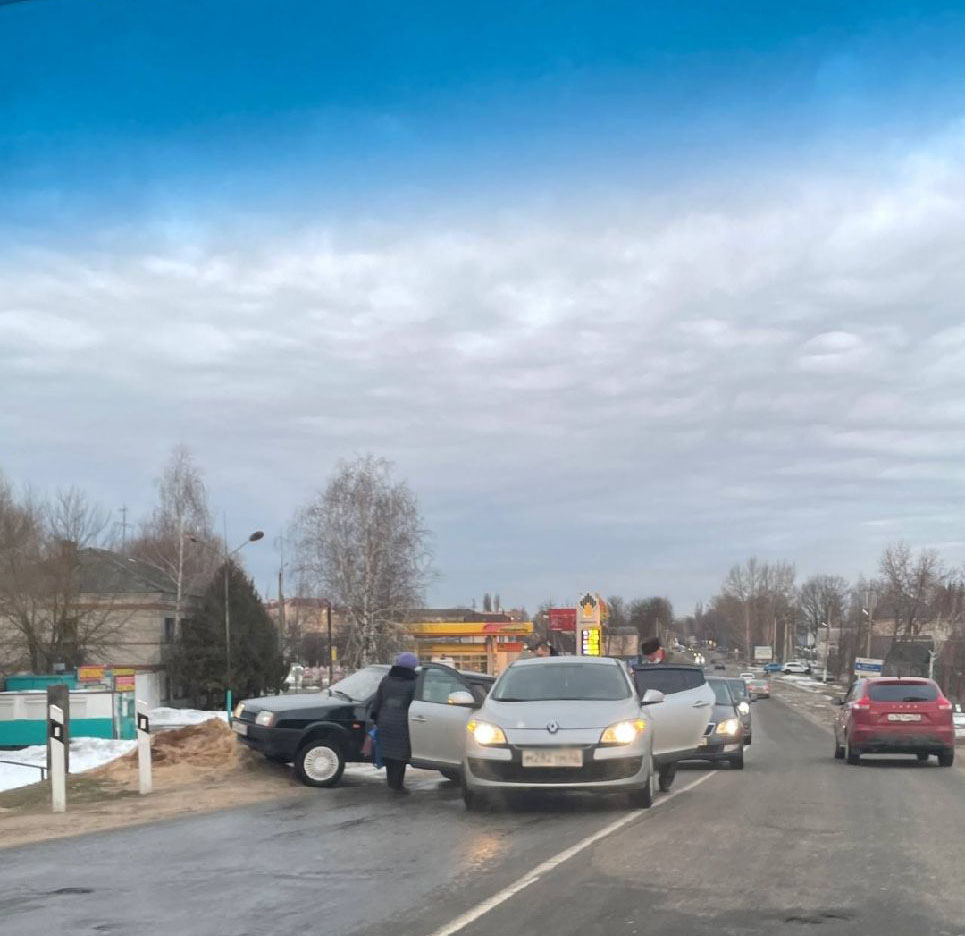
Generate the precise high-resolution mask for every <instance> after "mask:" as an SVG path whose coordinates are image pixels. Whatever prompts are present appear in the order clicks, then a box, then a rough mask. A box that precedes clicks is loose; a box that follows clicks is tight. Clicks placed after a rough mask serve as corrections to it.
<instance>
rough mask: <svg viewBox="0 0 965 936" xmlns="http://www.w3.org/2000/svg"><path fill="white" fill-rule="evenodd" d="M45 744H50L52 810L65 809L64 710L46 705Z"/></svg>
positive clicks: (57, 706) (63, 810)
mask: <svg viewBox="0 0 965 936" xmlns="http://www.w3.org/2000/svg"><path fill="white" fill-rule="evenodd" d="M47 719H48V720H47V744H49V745H50V793H51V800H52V805H53V810H54V812H66V811H67V775H66V771H65V769H64V710H63V709H62V708H61V707H60V706H59V705H51V706H48V711H47Z"/></svg>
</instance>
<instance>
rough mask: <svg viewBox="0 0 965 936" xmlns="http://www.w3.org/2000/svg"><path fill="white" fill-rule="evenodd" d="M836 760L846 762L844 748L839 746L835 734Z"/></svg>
mask: <svg viewBox="0 0 965 936" xmlns="http://www.w3.org/2000/svg"><path fill="white" fill-rule="evenodd" d="M834 759H835V760H844V748H843V747H842V746H841V745H840V744H838V736H837V734H835V736H834Z"/></svg>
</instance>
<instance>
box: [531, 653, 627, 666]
mask: <svg viewBox="0 0 965 936" xmlns="http://www.w3.org/2000/svg"><path fill="white" fill-rule="evenodd" d="M560 663H591V664H593V665H594V666H598V665H600V664H604V665H609V666H622V665H623V664H622V663H621V662H620V661H619V660H616V659H614V658H613V657H598V656H576V654H574V655H572V656H555V657H554V656H548V657H526V658H525V659H522V660H514V661H513V663H512V665H513V666H556V665H558V664H560Z"/></svg>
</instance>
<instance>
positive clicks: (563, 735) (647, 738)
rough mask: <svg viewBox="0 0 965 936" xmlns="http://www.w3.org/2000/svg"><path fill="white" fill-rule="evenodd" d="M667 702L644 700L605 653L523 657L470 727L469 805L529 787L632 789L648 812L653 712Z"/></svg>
mask: <svg viewBox="0 0 965 936" xmlns="http://www.w3.org/2000/svg"><path fill="white" fill-rule="evenodd" d="M662 699H663V697H662V696H661V694H660V693H651V694H649V696H648V697H647V698H646V699H641V698H640V696H639V695H638V694H637V692H636V689H635V687H634V685H633V682H632V681H631V679H630V675H629V673H628V672H627V669H626V667H625V666H624V665H623V664H622V663H620V662H619V661H617V660H612V659H608V658H606V657H542V658H538V657H534V658H529V659H522V660H517V661H515V662H514V663H512V664H511V665H510V666H509V667H508V668H507V669H506V670H505V671H504V672H503V673H502V675H501V676H500V677H499V679H498V680H497V681H496V684H495V686H493V689H492V691H491V692H490V693H489V695H488V696H487V697H486V700H485V701H484V702H483V704H482V706H481V707H480V708H479V710H478V711H476V712H475V713H473V715H472V717H471V718H470V719H469V721H468V723H467V724H466V725H465V728H464V730H463V735H464V736H465V741H464V747H465V761H464V765H463V799H464V801H465V804H466V808H467V809H477V808H479V807H480V806H482V805H484V804H485V802H486V801H487V800H489V799H491V798H492V796H493V795H494V794H498V793H506V792H512V791H517V792H518V791H522V790H564V791H567V790H569V791H574V790H581V791H597V792H601V793H625V794H627V796H628V797H629V799H630V802H631V803H632V804H633V805H634V806H636V807H639V808H642V809H646V808H648V807H649V806H650V805H651V803H652V802H653V794H654V792H655V789H656V782H657V773H656V766H655V764H654V757H653V741H654V726H653V724H652V721H651V719H650V718H649V709H650V708H654V709H655V708H659V706H660V705H663V704H665V703H664V702H663V701H662ZM644 702H648V703H652V704H651V705H643V703H644Z"/></svg>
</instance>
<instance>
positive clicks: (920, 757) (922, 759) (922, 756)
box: [915, 753, 928, 764]
mask: <svg viewBox="0 0 965 936" xmlns="http://www.w3.org/2000/svg"><path fill="white" fill-rule="evenodd" d="M915 756H916V757H917V758H918V763H919V764H924V763H925V761H927V760H928V755H927V754H924V753H922V754H916V755H915Z"/></svg>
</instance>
